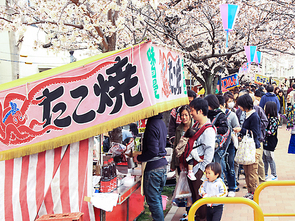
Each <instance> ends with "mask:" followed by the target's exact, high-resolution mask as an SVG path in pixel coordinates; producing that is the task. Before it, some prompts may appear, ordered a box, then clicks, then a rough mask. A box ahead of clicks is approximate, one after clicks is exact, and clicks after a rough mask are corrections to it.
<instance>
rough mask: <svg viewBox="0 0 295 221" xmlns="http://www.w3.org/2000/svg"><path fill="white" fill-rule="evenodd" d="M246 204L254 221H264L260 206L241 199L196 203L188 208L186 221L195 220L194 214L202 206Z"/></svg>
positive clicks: (208, 199)
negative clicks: (252, 214)
mask: <svg viewBox="0 0 295 221" xmlns="http://www.w3.org/2000/svg"><path fill="white" fill-rule="evenodd" d="M211 203H216V204H246V205H248V206H250V207H252V208H253V210H254V221H264V216H263V212H262V210H261V208H260V206H259V205H258V204H257V203H256V202H254V201H253V200H249V199H246V198H243V197H207V198H202V199H200V200H198V201H196V202H195V203H194V204H193V205H192V206H191V208H190V210H189V213H188V221H194V220H195V213H196V211H197V209H198V208H199V207H201V206H202V205H204V204H211Z"/></svg>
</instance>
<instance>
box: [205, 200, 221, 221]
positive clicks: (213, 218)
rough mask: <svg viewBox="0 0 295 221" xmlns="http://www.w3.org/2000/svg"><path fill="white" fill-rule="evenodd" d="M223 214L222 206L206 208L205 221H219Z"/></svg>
mask: <svg viewBox="0 0 295 221" xmlns="http://www.w3.org/2000/svg"><path fill="white" fill-rule="evenodd" d="M222 212H223V204H222V205H218V206H212V207H209V206H207V221H220V220H221V216H222Z"/></svg>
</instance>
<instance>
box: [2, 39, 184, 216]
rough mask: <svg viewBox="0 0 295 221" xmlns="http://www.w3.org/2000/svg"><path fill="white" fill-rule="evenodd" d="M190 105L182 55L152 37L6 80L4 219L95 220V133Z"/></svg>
mask: <svg viewBox="0 0 295 221" xmlns="http://www.w3.org/2000/svg"><path fill="white" fill-rule="evenodd" d="M187 103H188V98H187V91H186V85H185V78H184V74H183V61H182V56H181V54H179V53H177V52H175V51H170V50H169V49H167V48H163V47H160V46H158V45H155V44H153V43H152V42H145V43H142V44H139V45H137V46H134V47H132V48H128V49H122V50H120V51H114V52H109V53H105V54H101V55H97V56H94V57H91V58H88V59H85V60H82V61H78V62H74V63H71V64H68V65H64V66H61V67H58V68H55V69H51V70H48V71H45V72H42V74H37V75H33V76H30V77H27V78H22V79H18V80H16V81H13V82H9V83H7V84H3V85H0V171H1V173H0V220H5V221H10V220H11V221H12V220H13V221H21V220H23V221H28V220H30V221H33V220H35V219H36V218H38V217H39V216H41V215H44V214H57V213H71V212H83V213H84V220H85V221H88V220H94V219H95V217H94V212H93V206H92V205H91V204H90V203H89V202H86V201H84V197H85V196H90V197H91V195H92V164H93V163H92V157H93V156H92V153H93V152H92V150H93V146H94V138H93V136H95V135H98V134H102V133H104V132H107V131H110V130H112V129H113V128H116V127H119V126H123V125H127V124H129V123H131V122H134V121H138V120H140V119H145V118H147V117H150V116H153V115H155V114H158V113H159V112H163V111H166V110H170V109H172V108H174V107H177V106H180V105H184V104H187Z"/></svg>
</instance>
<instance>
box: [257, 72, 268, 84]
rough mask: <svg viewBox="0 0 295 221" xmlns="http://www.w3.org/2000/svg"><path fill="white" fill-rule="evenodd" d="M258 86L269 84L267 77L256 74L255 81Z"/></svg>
mask: <svg viewBox="0 0 295 221" xmlns="http://www.w3.org/2000/svg"><path fill="white" fill-rule="evenodd" d="M254 82H255V83H256V84H269V79H268V77H266V76H263V75H259V74H255V81H254Z"/></svg>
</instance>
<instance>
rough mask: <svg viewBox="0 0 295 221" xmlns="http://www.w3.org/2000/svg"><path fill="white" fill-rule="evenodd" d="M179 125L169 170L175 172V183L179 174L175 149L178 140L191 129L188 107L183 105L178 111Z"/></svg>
mask: <svg viewBox="0 0 295 221" xmlns="http://www.w3.org/2000/svg"><path fill="white" fill-rule="evenodd" d="M179 114H180V119H181V124H180V125H179V126H178V127H177V128H176V132H175V140H174V143H173V153H172V160H171V164H170V169H171V170H172V171H174V170H176V173H177V175H176V176H177V179H176V180H177V181H178V176H179V174H180V167H179V159H178V157H176V152H175V147H176V146H177V144H178V143H179V140H180V138H181V137H182V136H183V135H184V134H185V132H186V131H187V130H188V129H189V128H191V127H192V117H191V114H190V108H189V106H188V105H184V106H182V107H180V109H179Z"/></svg>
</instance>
